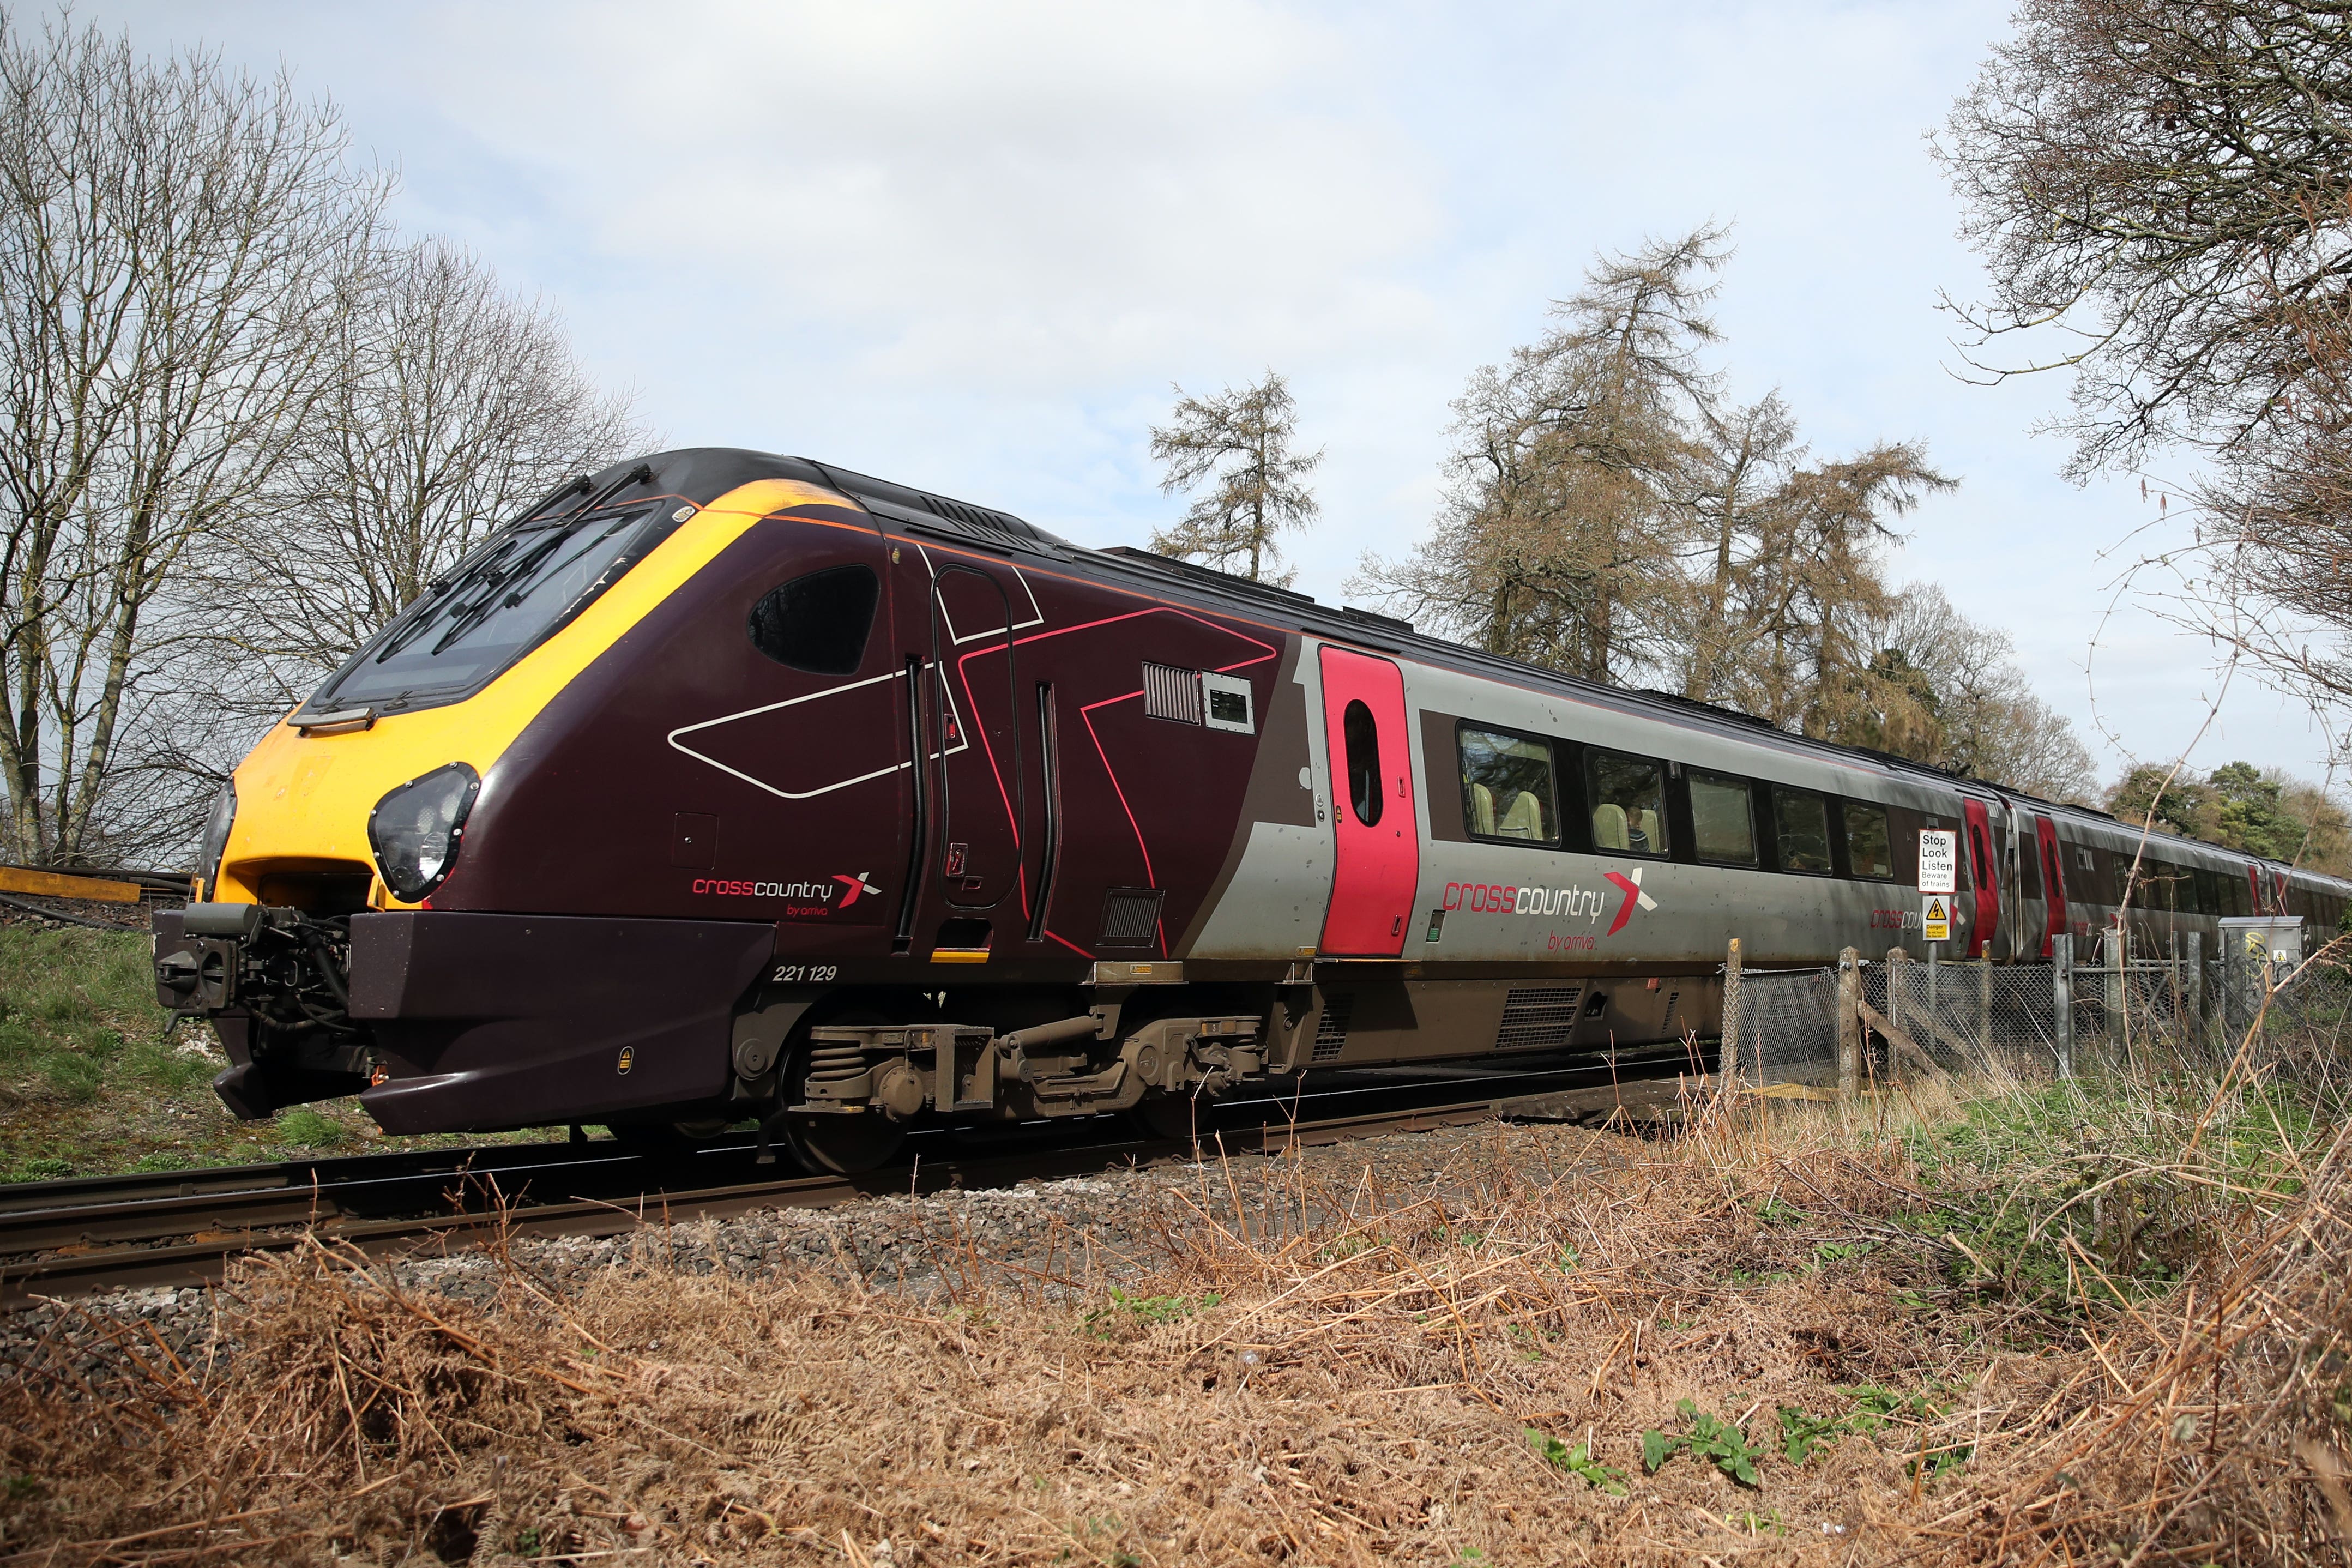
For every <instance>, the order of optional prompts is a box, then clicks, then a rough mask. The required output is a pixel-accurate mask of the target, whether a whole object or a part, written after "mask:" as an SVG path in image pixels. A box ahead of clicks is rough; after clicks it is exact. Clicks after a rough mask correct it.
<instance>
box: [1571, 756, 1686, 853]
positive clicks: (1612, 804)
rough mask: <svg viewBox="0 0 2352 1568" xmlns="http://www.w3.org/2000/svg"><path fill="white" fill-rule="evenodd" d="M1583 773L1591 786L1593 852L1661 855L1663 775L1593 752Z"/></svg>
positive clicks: (1640, 763)
mask: <svg viewBox="0 0 2352 1568" xmlns="http://www.w3.org/2000/svg"><path fill="white" fill-rule="evenodd" d="M1585 773H1586V777H1587V779H1588V781H1589V782H1590V784H1591V791H1592V793H1591V800H1592V847H1593V849H1594V851H1595V852H1596V853H1599V854H1602V855H1609V854H1618V855H1655V856H1661V857H1663V856H1664V854H1665V853H1666V849H1667V845H1666V782H1665V781H1666V770H1665V769H1664V768H1663V767H1661V766H1659V765H1658V764H1657V763H1654V762H1652V761H1650V760H1649V759H1648V758H1647V757H1625V756H1620V755H1618V754H1617V753H1616V752H1591V753H1590V755H1589V756H1588V757H1587V758H1586V761H1585Z"/></svg>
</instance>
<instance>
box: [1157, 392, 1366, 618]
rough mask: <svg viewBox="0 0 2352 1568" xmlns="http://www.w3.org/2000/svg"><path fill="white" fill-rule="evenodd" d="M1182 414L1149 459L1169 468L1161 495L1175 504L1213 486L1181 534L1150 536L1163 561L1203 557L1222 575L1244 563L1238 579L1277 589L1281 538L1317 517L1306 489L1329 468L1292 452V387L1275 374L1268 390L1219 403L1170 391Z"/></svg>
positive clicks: (1160, 434)
mask: <svg viewBox="0 0 2352 1568" xmlns="http://www.w3.org/2000/svg"><path fill="white" fill-rule="evenodd" d="M1174 390H1175V393H1176V408H1175V412H1174V415H1173V416H1172V417H1171V419H1170V421H1169V423H1168V424H1167V425H1165V426H1154V427H1153V429H1152V432H1151V456H1152V457H1153V458H1155V459H1157V460H1158V461H1160V462H1161V463H1164V464H1165V465H1167V470H1168V472H1167V477H1166V478H1165V479H1161V480H1160V489H1163V490H1165V491H1167V492H1168V493H1169V494H1171V495H1174V494H1176V493H1178V492H1179V491H1184V490H1192V489H1198V488H1200V487H1201V486H1202V484H1204V483H1205V484H1207V485H1208V487H1209V489H1208V490H1207V493H1206V494H1203V495H1202V496H1201V497H1200V498H1199V499H1197V500H1194V501H1193V502H1192V508H1191V510H1188V511H1186V512H1185V514H1184V517H1183V520H1182V521H1180V522H1179V523H1177V524H1176V526H1175V527H1173V528H1171V529H1167V530H1165V531H1161V532H1158V533H1154V534H1153V535H1152V536H1151V548H1152V549H1154V550H1156V551H1158V552H1160V554H1162V555H1172V556H1177V557H1181V558H1185V559H1192V558H1196V557H1197V558H1198V559H1200V560H1202V561H1203V562H1204V563H1207V564H1209V565H1212V566H1214V567H1215V568H1217V569H1218V570H1219V571H1221V572H1229V571H1232V570H1233V569H1234V563H1242V562H1244V561H1245V562H1246V563H1248V569H1247V570H1246V571H1244V572H1243V573H1241V574H1240V575H1243V576H1245V577H1247V578H1249V579H1250V580H1251V581H1252V582H1268V583H1274V584H1286V583H1288V582H1289V581H1290V578H1291V574H1290V573H1287V572H1282V573H1277V572H1276V563H1278V562H1279V561H1280V560H1281V558H1282V557H1281V552H1280V550H1279V549H1278V548H1277V547H1276V543H1275V535H1276V534H1277V533H1281V532H1283V531H1286V530H1290V529H1303V528H1305V527H1306V526H1307V524H1308V523H1310V522H1312V521H1314V520H1315V515H1316V513H1317V511H1318V510H1319V509H1318V506H1317V505H1316V501H1315V497H1314V495H1313V493H1312V492H1311V491H1309V490H1308V489H1307V487H1306V486H1305V484H1303V483H1302V482H1301V481H1302V480H1304V479H1305V478H1306V477H1307V474H1309V473H1311V472H1313V471H1314V468H1315V466H1316V465H1317V464H1318V463H1320V462H1321V461H1322V460H1323V453H1322V450H1321V449H1320V448H1319V447H1318V449H1317V450H1315V451H1312V452H1306V453H1294V452H1293V451H1292V450H1291V449H1290V447H1291V443H1292V441H1293V440H1295V439H1296V438H1297V417H1298V416H1297V408H1296V406H1295V405H1294V404H1293V402H1292V400H1291V396H1290V387H1289V384H1287V383H1286V382H1285V381H1284V380H1283V378H1282V377H1281V376H1279V375H1277V374H1275V373H1274V372H1273V371H1271V370H1269V371H1267V372H1266V373H1265V379H1264V380H1263V381H1259V382H1256V383H1255V384H1251V385H1248V386H1244V387H1243V388H1241V389H1240V390H1239V391H1235V390H1234V388H1232V387H1227V388H1225V390H1224V391H1223V392H1222V393H1219V394H1218V395H1215V396H1213V397H1205V398H1203V397H1192V396H1189V395H1186V393H1185V391H1184V389H1183V388H1182V387H1181V386H1179V387H1177V388H1175V389H1174Z"/></svg>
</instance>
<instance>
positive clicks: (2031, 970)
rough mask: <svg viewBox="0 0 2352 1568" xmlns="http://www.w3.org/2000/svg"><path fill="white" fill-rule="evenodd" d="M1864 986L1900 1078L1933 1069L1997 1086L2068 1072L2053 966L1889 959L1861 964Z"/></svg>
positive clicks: (1866, 1001) (1863, 990) (1864, 995)
mask: <svg viewBox="0 0 2352 1568" xmlns="http://www.w3.org/2000/svg"><path fill="white" fill-rule="evenodd" d="M1861 989H1862V995H1863V1000H1864V1003H1866V1004H1867V1005H1869V1006H1870V1008H1871V1009H1872V1011H1874V1012H1875V1013H1876V1014H1878V1016H1879V1019H1880V1020H1883V1022H1880V1023H1879V1024H1878V1027H1877V1031H1876V1032H1878V1033H1882V1034H1885V1035H1887V1036H1888V1037H1890V1038H1892V1039H1895V1041H1896V1042H1897V1049H1896V1051H1895V1073H1896V1076H1897V1077H1900V1076H1901V1075H1902V1074H1903V1073H1904V1071H1905V1070H1906V1068H1907V1069H1911V1070H1919V1069H1923V1068H1928V1067H1931V1066H1932V1067H1933V1068H1936V1069H1937V1070H1939V1071H1943V1072H1948V1073H1968V1074H1973V1075H1976V1076H1979V1077H1982V1078H1986V1079H1991V1080H1993V1081H1995V1082H1998V1083H2030V1082H2036V1081H2040V1080H2042V1079H2050V1078H2053V1077H2055V1076H2057V1075H2059V1074H2060V1073H2061V1072H2063V1070H2064V1067H2065V1062H2066V1055H2065V1039H2064V1036H2063V1032H2062V1031H2061V1030H2060V1029H2059V1027H2058V1019H2057V992H2056V990H2055V987H2054V984H2053V975H2052V973H2051V968H2050V966H2049V965H2047V964H1998V963H1921V962H1919V961H1917V960H1915V959H1909V958H1897V957H1894V956H1892V955H1890V956H1889V958H1888V960H1887V961H1886V962H1885V963H1864V965H1863V966H1862V974H1861ZM1906 1047H1914V1048H1916V1053H1917V1055H1916V1057H1914V1056H1913V1054H1912V1049H1910V1048H1906ZM1906 1058H1907V1059H1906Z"/></svg>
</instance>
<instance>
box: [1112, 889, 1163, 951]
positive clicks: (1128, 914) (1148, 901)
mask: <svg viewBox="0 0 2352 1568" xmlns="http://www.w3.org/2000/svg"><path fill="white" fill-rule="evenodd" d="M1166 896H1167V895H1166V894H1164V893H1162V892H1161V891H1160V889H1158V888H1113V889H1111V890H1110V892H1109V894H1108V897H1106V898H1105V899H1104V900H1103V923H1102V945H1103V946H1105V947H1150V945H1151V939H1152V938H1153V936H1155V935H1156V934H1158V932H1159V930H1160V900H1161V899H1162V898H1164V897H1166Z"/></svg>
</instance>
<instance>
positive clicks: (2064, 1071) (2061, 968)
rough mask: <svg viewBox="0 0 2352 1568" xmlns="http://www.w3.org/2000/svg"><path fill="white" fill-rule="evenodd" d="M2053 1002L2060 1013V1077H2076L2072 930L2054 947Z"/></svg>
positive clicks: (2051, 977)
mask: <svg viewBox="0 0 2352 1568" xmlns="http://www.w3.org/2000/svg"><path fill="white" fill-rule="evenodd" d="M2050 1004H2051V1006H2052V1008H2053V1011H2054V1013H2055V1015H2056V1016H2055V1017H2054V1018H2053V1020H2052V1021H2053V1023H2054V1024H2055V1025H2056V1026H2057V1035H2058V1076H2059V1077H2060V1078H2073V1077H2074V935H2073V933H2072V932H2069V933H2068V934H2066V935H2064V936H2062V937H2060V938H2059V939H2058V940H2057V941H2056V942H2053V943H2052V944H2051V946H2050Z"/></svg>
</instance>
